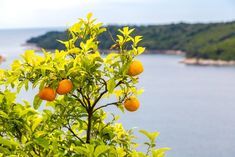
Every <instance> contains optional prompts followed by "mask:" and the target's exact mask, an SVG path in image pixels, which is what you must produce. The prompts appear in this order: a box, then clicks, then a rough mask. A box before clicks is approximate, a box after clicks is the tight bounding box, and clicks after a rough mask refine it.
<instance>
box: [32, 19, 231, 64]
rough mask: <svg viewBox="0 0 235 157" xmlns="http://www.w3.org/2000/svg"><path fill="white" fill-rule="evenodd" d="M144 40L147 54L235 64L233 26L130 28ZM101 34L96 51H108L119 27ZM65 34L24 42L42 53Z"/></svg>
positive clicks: (222, 24)
mask: <svg viewBox="0 0 235 157" xmlns="http://www.w3.org/2000/svg"><path fill="white" fill-rule="evenodd" d="M130 27H133V28H135V33H136V34H139V35H142V36H144V37H145V40H144V41H142V42H141V43H140V45H141V46H144V47H146V48H147V49H149V50H182V51H185V52H187V54H186V57H188V58H203V59H214V60H217V59H222V60H235V22H230V23H211V24H186V23H179V24H170V25H159V26H154V25H152V26H130ZM106 28H107V29H108V31H107V32H105V33H103V34H101V35H100V36H99V39H100V41H101V43H100V44H99V48H100V49H110V47H111V45H113V44H114V41H113V40H111V39H112V37H113V38H114V39H115V40H116V38H115V36H114V35H115V34H116V33H117V32H118V29H120V28H121V26H107V27H106ZM66 34H67V33H66V32H49V33H46V34H45V35H42V36H40V37H36V38H32V39H30V40H28V43H35V44H36V45H37V46H39V47H44V48H46V49H56V48H58V49H63V48H64V47H63V46H61V45H60V44H59V43H58V42H57V41H56V39H62V40H63V39H66V38H67V35H66Z"/></svg>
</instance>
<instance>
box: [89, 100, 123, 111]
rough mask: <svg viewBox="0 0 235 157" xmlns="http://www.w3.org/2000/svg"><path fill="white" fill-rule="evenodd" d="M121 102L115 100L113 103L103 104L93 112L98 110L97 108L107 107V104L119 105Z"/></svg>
mask: <svg viewBox="0 0 235 157" xmlns="http://www.w3.org/2000/svg"><path fill="white" fill-rule="evenodd" d="M119 103H121V102H120V101H118V102H113V103H108V104H106V105H103V106H100V107H97V108H96V109H94V110H93V113H94V112H96V111H97V110H99V109H101V108H104V107H107V106H111V105H115V106H117V105H118V104H119Z"/></svg>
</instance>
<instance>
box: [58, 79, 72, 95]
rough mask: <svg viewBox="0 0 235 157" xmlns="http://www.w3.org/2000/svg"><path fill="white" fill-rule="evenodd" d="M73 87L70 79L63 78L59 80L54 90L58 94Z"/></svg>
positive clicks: (65, 92) (67, 91)
mask: <svg viewBox="0 0 235 157" xmlns="http://www.w3.org/2000/svg"><path fill="white" fill-rule="evenodd" d="M72 89H73V83H72V81H70V80H68V79H64V80H62V81H60V82H59V85H58V88H57V89H56V92H57V93H58V94H60V95H62V94H67V93H69V92H70V91H71V90H72Z"/></svg>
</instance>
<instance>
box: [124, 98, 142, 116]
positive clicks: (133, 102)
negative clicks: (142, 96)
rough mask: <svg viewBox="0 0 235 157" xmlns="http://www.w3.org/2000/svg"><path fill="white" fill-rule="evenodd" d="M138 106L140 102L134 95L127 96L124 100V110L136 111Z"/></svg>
mask: <svg viewBox="0 0 235 157" xmlns="http://www.w3.org/2000/svg"><path fill="white" fill-rule="evenodd" d="M139 106H140V102H139V100H138V99H137V98H136V97H134V96H131V97H129V98H127V99H126V100H125V102H124V107H125V108H126V110H128V111H130V112H134V111H136V110H137V109H138V108H139Z"/></svg>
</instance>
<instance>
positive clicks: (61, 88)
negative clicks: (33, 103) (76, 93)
mask: <svg viewBox="0 0 235 157" xmlns="http://www.w3.org/2000/svg"><path fill="white" fill-rule="evenodd" d="M72 89H73V83H72V81H70V80H68V79H65V80H62V81H60V82H59V85H58V87H57V89H56V91H55V90H54V89H52V88H51V87H45V88H43V89H42V90H41V91H40V92H39V93H38V96H39V98H40V99H42V100H47V101H53V100H55V98H56V94H57V93H58V94H60V95H63V94H67V93H69V92H70V91H71V90H72Z"/></svg>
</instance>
